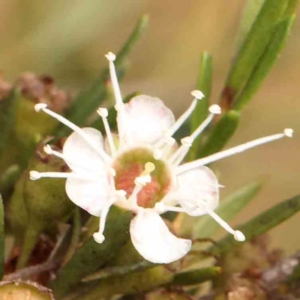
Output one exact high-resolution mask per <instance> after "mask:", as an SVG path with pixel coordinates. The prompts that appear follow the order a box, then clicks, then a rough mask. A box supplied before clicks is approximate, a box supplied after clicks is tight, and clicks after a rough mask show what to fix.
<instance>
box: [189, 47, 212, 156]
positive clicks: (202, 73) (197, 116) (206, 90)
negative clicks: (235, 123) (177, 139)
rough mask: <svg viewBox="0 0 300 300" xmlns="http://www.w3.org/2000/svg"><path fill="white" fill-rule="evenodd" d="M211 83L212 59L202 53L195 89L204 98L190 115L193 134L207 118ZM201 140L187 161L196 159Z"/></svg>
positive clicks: (197, 142) (196, 143)
mask: <svg viewBox="0 0 300 300" xmlns="http://www.w3.org/2000/svg"><path fill="white" fill-rule="evenodd" d="M211 82H212V57H211V55H210V54H209V53H207V52H203V53H202V54H201V57H200V70H199V75H198V79H197V84H196V89H197V90H200V91H201V92H202V93H203V94H204V98H203V99H201V100H200V101H198V103H197V106H196V109H195V111H194V113H193V115H192V121H191V129H190V130H191V132H193V131H194V130H195V129H196V128H197V127H198V126H199V125H200V124H201V123H202V122H203V121H204V120H205V118H206V117H207V114H208V106H209V98H210V93H211ZM200 142H201V140H199V139H197V140H196V141H195V142H194V145H193V147H192V149H191V151H190V154H189V159H190V160H193V159H195V158H196V149H197V148H198V147H199V145H200Z"/></svg>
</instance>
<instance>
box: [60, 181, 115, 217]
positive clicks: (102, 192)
mask: <svg viewBox="0 0 300 300" xmlns="http://www.w3.org/2000/svg"><path fill="white" fill-rule="evenodd" d="M66 192H67V195H68V197H69V198H70V199H71V200H72V201H73V202H74V203H75V204H76V205H78V206H79V207H81V208H82V209H84V210H86V211H87V212H88V213H90V214H91V215H93V216H97V217H99V216H100V213H101V210H102V208H103V206H105V204H107V202H108V201H109V192H110V190H109V184H108V181H105V180H104V179H103V180H102V179H100V180H99V182H97V181H91V180H84V179H77V178H68V179H67V181H66Z"/></svg>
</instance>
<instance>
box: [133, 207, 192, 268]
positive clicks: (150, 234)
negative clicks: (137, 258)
mask: <svg viewBox="0 0 300 300" xmlns="http://www.w3.org/2000/svg"><path fill="white" fill-rule="evenodd" d="M130 234H131V240H132V243H133V245H134V247H135V248H136V250H137V251H138V252H139V253H140V255H141V256H143V257H144V258H145V259H146V260H148V261H150V262H153V263H160V264H168V263H171V262H173V261H176V260H178V259H180V258H182V257H183V256H184V255H186V254H187V253H188V251H189V250H190V249H191V245H192V242H191V241H190V240H185V239H180V238H177V237H176V236H175V235H173V234H172V233H171V232H170V230H169V229H168V227H167V225H166V224H165V222H164V221H163V219H162V218H161V217H160V216H159V214H158V213H156V212H155V211H154V210H153V209H143V208H141V209H140V210H139V212H138V214H137V216H136V217H135V218H134V219H133V220H132V221H131V224H130Z"/></svg>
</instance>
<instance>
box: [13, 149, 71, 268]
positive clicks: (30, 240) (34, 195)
mask: <svg viewBox="0 0 300 300" xmlns="http://www.w3.org/2000/svg"><path fill="white" fill-rule="evenodd" d="M40 148H42V145H40V146H39V148H38V150H37V152H36V154H35V156H34V157H33V158H32V159H31V160H30V161H29V166H28V168H29V170H36V171H39V172H61V171H66V168H67V166H66V165H65V163H64V161H63V160H61V159H59V158H56V157H55V156H49V155H47V154H44V153H43V152H42V151H41V149H40ZM23 180H24V183H23V194H22V196H23V200H24V207H25V208H26V211H27V214H28V215H27V224H26V232H25V237H24V242H23V246H22V252H21V256H20V260H19V262H18V266H19V267H24V266H25V265H26V262H27V259H28V256H29V255H30V253H31V251H32V249H33V247H34V245H35V243H36V240H37V239H38V236H39V234H40V233H41V232H42V231H44V230H46V229H48V228H53V227H54V226H55V224H56V223H57V222H60V221H64V220H65V219H66V218H68V217H69V216H70V215H71V212H72V209H73V207H74V206H73V203H72V202H71V201H70V200H69V199H68V197H67V194H66V192H65V180H64V179H52V178H51V179H41V180H40V181H39V182H33V181H32V180H30V178H29V172H28V171H25V174H24V176H23ZM19 203H21V200H20V199H19ZM14 213H15V214H17V216H14V218H18V214H19V213H20V212H19V211H15V212H14ZM22 214H23V212H22Z"/></svg>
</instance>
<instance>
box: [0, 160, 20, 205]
mask: <svg viewBox="0 0 300 300" xmlns="http://www.w3.org/2000/svg"><path fill="white" fill-rule="evenodd" d="M20 174H21V170H20V167H19V166H18V165H11V166H10V167H8V168H7V169H6V170H5V171H4V172H3V173H2V174H1V175H0V193H1V195H3V199H4V201H6V199H8V198H9V196H10V195H11V193H12V192H13V189H14V186H15V183H16V181H17V179H18V178H19V176H20Z"/></svg>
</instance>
